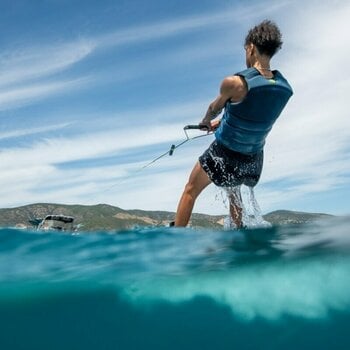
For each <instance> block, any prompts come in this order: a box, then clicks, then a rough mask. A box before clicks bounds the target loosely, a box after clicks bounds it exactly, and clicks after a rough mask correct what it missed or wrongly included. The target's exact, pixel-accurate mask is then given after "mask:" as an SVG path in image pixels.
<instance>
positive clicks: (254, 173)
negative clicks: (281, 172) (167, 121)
mask: <svg viewBox="0 0 350 350" xmlns="http://www.w3.org/2000/svg"><path fill="white" fill-rule="evenodd" d="M281 38H282V36H281V32H280V30H279V28H278V27H277V25H276V24H275V23H273V22H271V21H268V20H265V21H263V22H262V23H260V24H259V25H257V26H255V27H254V28H252V29H251V30H250V31H249V32H248V35H247V37H246V39H245V45H244V48H245V51H246V65H247V68H248V69H246V70H243V71H241V72H239V73H236V74H235V75H233V76H229V77H226V78H225V79H224V80H223V81H222V83H221V87H220V94H219V96H218V97H217V98H216V99H215V100H214V101H213V102H212V103H211V104H210V105H209V108H208V111H207V113H206V115H205V117H204V118H203V120H202V122H201V124H203V126H204V127H206V128H208V130H210V131H213V130H215V129H216V131H215V139H216V140H215V141H214V142H213V143H212V144H211V145H210V147H209V148H208V149H207V150H206V151H205V152H204V154H203V155H202V156H201V157H199V161H198V162H197V163H196V165H195V166H194V168H193V170H192V173H191V175H190V178H189V180H188V183H187V184H186V187H185V190H184V192H183V194H182V197H181V199H180V202H179V205H178V208H177V213H176V218H175V226H186V225H187V224H188V221H189V219H190V217H191V213H192V209H193V206H194V203H195V200H196V198H197V197H198V195H199V194H200V193H201V192H202V190H203V189H204V188H206V187H207V186H208V185H209V184H210V183H212V182H213V183H214V184H215V185H217V186H220V187H223V188H226V189H231V191H230V194H229V196H230V213H231V216H232V219H233V222H234V223H235V224H236V227H238V228H239V227H241V226H242V204H241V198H240V190H239V189H240V186H241V185H242V184H244V185H247V186H250V187H254V186H255V185H256V184H257V183H258V181H259V178H260V175H261V171H262V166H263V148H264V145H265V138H266V136H267V134H268V133H269V131H270V130H271V128H272V126H273V124H274V122H275V121H276V119H277V118H278V117H279V115H280V114H281V112H282V110H283V108H284V107H285V105H286V104H287V102H288V100H289V98H290V97H291V96H292V94H293V91H292V88H291V87H290V85H289V84H288V82H287V80H286V79H285V78H284V77H283V76H282V74H281V73H280V72H279V71H277V70H274V71H271V69H270V60H271V58H272V57H273V55H274V54H275V53H276V52H277V51H278V50H279V49H280V48H281V46H282V40H281ZM223 108H225V110H224V115H223V117H222V120H221V122H220V124H219V126H217V124H216V125H215V126H214V124H212V123H211V121H212V120H213V119H215V118H216V117H217V116H219V114H220V113H221V111H222V109H223Z"/></svg>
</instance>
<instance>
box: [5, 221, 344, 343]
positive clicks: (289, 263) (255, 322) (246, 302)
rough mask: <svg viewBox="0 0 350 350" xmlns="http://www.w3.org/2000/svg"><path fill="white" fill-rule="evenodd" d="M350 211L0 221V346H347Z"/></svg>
mask: <svg viewBox="0 0 350 350" xmlns="http://www.w3.org/2000/svg"><path fill="white" fill-rule="evenodd" d="M349 253H350V218H341V219H339V218H338V219H334V220H330V221H324V222H320V223H316V224H307V225H299V226H290V227H280V228H278V227H272V228H267V229H255V230H242V231H212V230H208V231H206V230H190V229H175V228H171V229H170V228H152V229H135V230H130V231H122V232H112V233H111V232H109V233H107V232H96V233H89V234H79V235H71V234H63V233H38V232H27V231H19V230H13V229H2V230H0V349H235V348H239V349H349V348H350V335H349V329H350V254H349Z"/></svg>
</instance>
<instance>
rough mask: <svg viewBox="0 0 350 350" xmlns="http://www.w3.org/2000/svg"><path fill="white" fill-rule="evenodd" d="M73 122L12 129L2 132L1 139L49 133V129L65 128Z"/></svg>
mask: <svg viewBox="0 0 350 350" xmlns="http://www.w3.org/2000/svg"><path fill="white" fill-rule="evenodd" d="M72 124H73V123H72V122H69V123H60V124H53V125H47V126H40V127H35V128H27V129H16V130H12V131H7V132H2V133H0V140H4V139H10V138H16V137H22V136H28V135H34V134H40V133H47V132H49V131H55V130H60V129H64V128H66V127H68V126H70V125H72Z"/></svg>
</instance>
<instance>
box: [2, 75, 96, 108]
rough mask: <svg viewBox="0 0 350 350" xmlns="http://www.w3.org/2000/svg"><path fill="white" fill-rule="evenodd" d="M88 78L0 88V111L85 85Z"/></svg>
mask: <svg viewBox="0 0 350 350" xmlns="http://www.w3.org/2000/svg"><path fill="white" fill-rule="evenodd" d="M88 81H89V78H81V79H74V80H61V81H53V82H46V83H36V84H28V85H24V86H18V87H11V88H8V89H3V90H2V91H1V90H0V111H6V110H9V109H13V108H19V107H23V106H25V105H28V104H31V103H33V102H35V101H38V100H41V99H44V98H47V97H49V96H52V95H57V94H61V93H67V92H68V91H72V90H74V89H77V88H79V87H82V86H86V84H87V82H88Z"/></svg>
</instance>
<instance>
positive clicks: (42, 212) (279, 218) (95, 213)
mask: <svg viewBox="0 0 350 350" xmlns="http://www.w3.org/2000/svg"><path fill="white" fill-rule="evenodd" d="M48 214H63V215H69V216H74V217H75V224H76V225H79V227H80V230H84V231H95V230H120V229H128V228H132V227H134V226H165V225H167V224H168V223H169V222H170V221H172V220H173V219H174V215H175V214H174V213H173V212H167V211H144V210H123V209H121V208H118V207H114V206H111V205H107V204H98V205H93V206H84V205H64V204H48V203H39V204H30V205H26V206H22V207H18V208H10V209H0V226H1V227H15V226H17V227H30V226H31V224H30V223H29V220H33V219H35V218H44V217H45V216H46V215H48ZM327 217H331V215H327V214H315V213H304V212H293V211H288V210H278V211H274V212H272V213H269V214H267V215H265V216H264V219H265V220H266V221H269V222H271V223H272V224H273V225H284V224H299V223H305V222H310V221H314V220H318V219H322V218H327ZM223 218H224V216H223V215H216V216H212V215H205V214H193V215H192V220H191V225H192V226H194V227H207V228H222V225H223Z"/></svg>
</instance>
